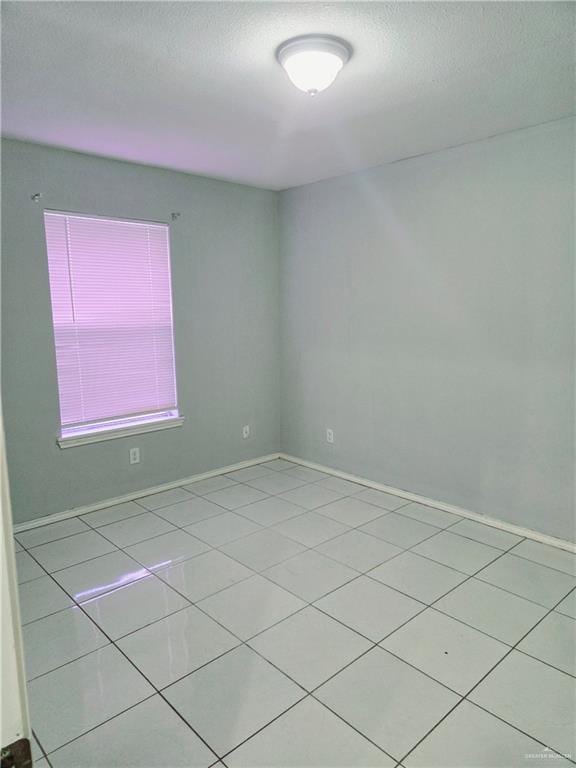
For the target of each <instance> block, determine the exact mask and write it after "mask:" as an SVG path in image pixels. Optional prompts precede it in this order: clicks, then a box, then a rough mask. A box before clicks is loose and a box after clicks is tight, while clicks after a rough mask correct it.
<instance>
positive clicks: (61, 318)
mask: <svg viewBox="0 0 576 768" xmlns="http://www.w3.org/2000/svg"><path fill="white" fill-rule="evenodd" d="M44 226H45V231H46V246H47V251H48V268H49V274H50V293H51V297H52V320H53V324H54V340H55V346H56V365H57V372H58V392H59V398H60V440H59V443H60V445H61V446H62V447H66V446H67V445H73V444H78V443H83V442H93V441H95V440H101V439H108V438H109V437H119V436H122V435H123V434H130V433H132V432H141V431H149V430H152V429H159V428H164V427H166V426H178V425H179V424H181V423H182V419H181V418H180V416H179V413H178V405H177V397H176V375H175V368H174V342H173V324H172V293H171V286H170V249H169V240H168V234H169V233H168V226H167V225H165V224H155V223H151V222H144V221H123V220H119V219H105V218H98V217H93V216H80V215H77V214H71V213H61V212H57V211H45V213H44ZM112 430H116V433H112V432H111V431H112ZM118 430H121V431H118Z"/></svg>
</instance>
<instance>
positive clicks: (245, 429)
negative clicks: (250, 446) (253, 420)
mask: <svg viewBox="0 0 576 768" xmlns="http://www.w3.org/2000/svg"><path fill="white" fill-rule="evenodd" d="M242 437H243V438H244V440H246V438H247V437H250V424H246V425H245V426H244V427H242Z"/></svg>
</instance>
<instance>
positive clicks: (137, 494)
mask: <svg viewBox="0 0 576 768" xmlns="http://www.w3.org/2000/svg"><path fill="white" fill-rule="evenodd" d="M279 457H280V454H279V453H269V454H268V455H266V456H259V457H258V458H256V459H247V460H246V461H239V462H237V463H236V464H229V465H228V466H227V467H219V468H218V469H211V470H210V471H208V472H201V473H200V474H198V475H191V476H190V477H186V478H184V479H183V480H175V481H174V482H172V483H163V484H162V485H155V486H153V487H151V488H143V489H141V490H139V491H133V492H131V493H125V494H123V495H122V496H116V497H115V498H113V499H105V500H104V501H96V502H94V504H86V505H85V506H82V507H75V508H74V509H68V510H66V511H65V512H56V513H55V514H53V515H45V516H44V517H39V518H37V519H36V520H28V521H27V522H25V523H18V524H17V525H14V533H22V531H28V530H30V529H31V528H39V527H40V526H42V525H48V524H49V523H58V522H60V520H68V518H70V517H78V516H79V515H85V514H87V513H88V512H95V511H96V510H98V509H105V508H106V507H113V506H114V505H115V504H122V503H123V502H125V501H134V500H135V499H141V498H142V497H143V496H150V494H152V493H160V492H161V491H170V490H172V489H173V488H179V487H180V486H181V485H186V484H187V483H196V482H198V481H199V480H208V479H209V478H210V477H216V475H224V474H226V472H235V471H236V470H237V469H245V468H246V467H252V466H254V464H261V463H262V462H263V461H272V460H273V459H278V458H279ZM143 511H144V510H143Z"/></svg>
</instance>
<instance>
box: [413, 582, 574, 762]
mask: <svg viewBox="0 0 576 768" xmlns="http://www.w3.org/2000/svg"><path fill="white" fill-rule="evenodd" d="M575 590H576V587H573V588H572V589H571V590H570V592H568V595H570V594H572V592H574V591H575ZM568 595H564V597H562V598H561V599H560V600H559V601H558V602H556V603H555V605H554V606H552V608H550V609H549V610H548V612H547V613H546V614H544V616H542V617H541V618H540V619H539V620H538V621H537V622H536V624H535V625H534V626H533V627H531V628H530V629H529V630H528V631H527V632H525V633H524V634H523V635H522V637H521V638H520V639H519V640H518V641H517V642H516V643H515V645H513V646H512V647H511V648H510V649H509V650H508V651H507V652H506V653H505V654H504V656H503V657H502V658H501V659H499V660H498V661H497V662H496V664H494V666H492V667H491V668H490V669H489V670H488V671H487V672H486V674H484V675H483V676H482V677H481V678H480V680H478V681H477V682H476V683H475V684H474V685H473V686H472V687H471V688H470V690H469V691H468V692H467V693H466V694H464V695H463V696H462V698H461V700H460V701H459V702H458V703H457V704H456V705H455V706H454V707H453V708H452V709H451V710H450V712H448V713H447V714H446V715H445V716H444V717H443V718H442V719H441V720H440V721H439V722H438V723H436V725H435V726H434V727H433V728H432V729H431V730H430V731H428V732H427V733H426V734H425V735H424V736H423V737H422V739H420V741H419V742H418V743H417V744H415V745H414V746H413V747H412V749H411V750H410V751H409V752H407V753H406V754H405V755H404V756H403V757H402V759H401V761H400V762H402V761H403V760H405V759H406V758H407V757H408V755H409V754H411V753H412V752H413V751H414V750H415V749H416V748H417V747H418V746H419V745H420V744H421V743H422V742H423V741H424V739H426V738H427V737H428V736H429V735H430V734H431V733H432V731H434V730H435V729H436V728H437V727H438V726H439V725H440V723H441V722H443V720H445V719H446V717H448V715H450V714H452V712H453V711H454V710H455V709H456V707H458V706H460V704H461V703H462V702H463V701H467V702H468V703H470V704H473V705H474V706H477V707H479V708H480V709H482V710H484V711H485V712H488V714H490V715H493V716H494V717H497V718H498V719H499V720H501V721H502V722H503V723H506V724H507V725H509V726H510V727H512V728H515V729H516V730H517V731H520V733H523V734H524V735H525V736H528V737H529V738H531V739H533V740H534V741H537V742H538V743H539V744H543V745H544V746H545V747H547V748H548V749H552V751H553V752H555V753H556V754H562V753H560V752H557V750H556V749H554V748H553V747H550V746H549V745H548V744H546V743H545V742H543V741H541V739H538V738H536V737H535V736H533V735H532V734H529V733H527V732H526V731H523V730H521V729H520V728H517V727H516V726H515V725H513V724H512V723H509V722H508V721H507V720H504V718H502V717H500V716H499V715H496V714H495V713H494V712H492V711H491V710H489V709H486V708H485V707H483V706H482V705H481V704H476V702H475V701H472V700H471V699H468V697H469V696H470V694H471V693H472V692H473V691H474V690H475V689H476V688H477V687H478V686H479V685H480V684H481V683H483V682H484V680H486V678H487V677H488V676H489V675H491V674H492V673H493V672H494V670H495V669H496V668H497V667H498V666H500V664H502V662H503V661H504V660H505V659H507V658H508V656H510V654H511V653H512V652H513V651H514V650H516V646H517V645H518V644H519V643H521V642H522V640H524V638H525V637H527V636H528V635H529V634H530V633H531V632H532V631H533V630H534V629H535V628H536V627H537V626H538V625H539V624H541V623H542V622H543V621H544V620H545V619H546V618H547V617H548V616H549V615H550V614H551V613H552V612H553V611H554V609H555V608H556V607H557V606H558V605H559V604H560V603H561V602H562V600H564V599H565V598H566V597H567V596H568ZM538 661H540V659H538ZM548 666H549V665H548ZM565 674H566V673H565ZM568 759H570V758H568ZM570 762H574V761H573V760H571V759H570Z"/></svg>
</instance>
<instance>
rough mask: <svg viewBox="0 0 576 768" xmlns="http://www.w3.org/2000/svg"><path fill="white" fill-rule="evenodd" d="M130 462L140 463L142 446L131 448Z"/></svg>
mask: <svg viewBox="0 0 576 768" xmlns="http://www.w3.org/2000/svg"><path fill="white" fill-rule="evenodd" d="M130 464H140V448H130Z"/></svg>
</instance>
